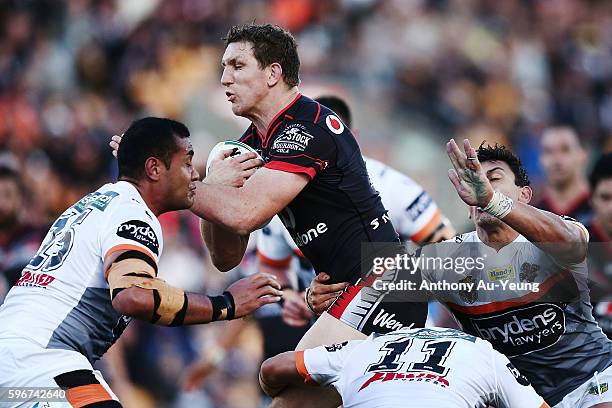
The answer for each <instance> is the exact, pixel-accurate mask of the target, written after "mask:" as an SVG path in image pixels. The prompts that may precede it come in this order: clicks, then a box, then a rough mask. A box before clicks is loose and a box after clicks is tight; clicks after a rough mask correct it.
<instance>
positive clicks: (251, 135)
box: [238, 130, 255, 143]
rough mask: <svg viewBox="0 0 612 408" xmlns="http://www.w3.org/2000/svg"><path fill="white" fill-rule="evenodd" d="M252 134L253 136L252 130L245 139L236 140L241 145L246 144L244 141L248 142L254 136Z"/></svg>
mask: <svg viewBox="0 0 612 408" xmlns="http://www.w3.org/2000/svg"><path fill="white" fill-rule="evenodd" d="M254 134H255V132H254V131H253V130H251V134H250V135H248V136H247V137H245V138H244V139H242V140H240V139H238V141H239V142H242V143H246V141H247V140H249V139H250V138H252V137H253V136H254Z"/></svg>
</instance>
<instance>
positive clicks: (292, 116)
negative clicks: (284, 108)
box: [285, 114, 295, 119]
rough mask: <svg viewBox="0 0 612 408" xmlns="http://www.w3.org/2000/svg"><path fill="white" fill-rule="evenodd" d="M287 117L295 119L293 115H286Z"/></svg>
mask: <svg viewBox="0 0 612 408" xmlns="http://www.w3.org/2000/svg"><path fill="white" fill-rule="evenodd" d="M285 117H286V118H287V119H295V118H294V117H293V116H291V115H287V114H285Z"/></svg>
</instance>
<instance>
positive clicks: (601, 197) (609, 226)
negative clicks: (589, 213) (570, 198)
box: [591, 178, 612, 233]
mask: <svg viewBox="0 0 612 408" xmlns="http://www.w3.org/2000/svg"><path fill="white" fill-rule="evenodd" d="M591 200H592V202H593V209H594V210H595V217H596V219H597V220H598V221H599V222H600V223H601V225H602V227H603V228H604V229H605V230H606V231H607V232H608V233H610V232H612V178H607V179H604V180H601V181H600V182H599V183H597V187H596V188H595V191H593V197H592V198H591Z"/></svg>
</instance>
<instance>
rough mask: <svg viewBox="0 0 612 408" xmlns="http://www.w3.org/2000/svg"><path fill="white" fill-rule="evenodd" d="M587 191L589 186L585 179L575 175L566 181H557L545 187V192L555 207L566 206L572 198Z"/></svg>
mask: <svg viewBox="0 0 612 408" xmlns="http://www.w3.org/2000/svg"><path fill="white" fill-rule="evenodd" d="M588 191H589V186H588V185H587V183H586V181H585V180H584V179H583V178H582V177H580V176H576V177H575V178H573V179H572V180H570V181H568V182H567V183H559V184H557V185H554V186H552V185H551V186H550V187H549V188H548V189H547V194H548V196H549V198H550V199H551V200H552V201H553V202H554V203H555V204H556V205H557V207H559V208H566V207H568V206H569V205H570V204H572V203H573V201H574V200H576V199H577V198H578V197H580V196H581V195H583V194H585V193H586V192H588Z"/></svg>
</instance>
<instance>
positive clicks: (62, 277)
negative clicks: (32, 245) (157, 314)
mask: <svg viewBox="0 0 612 408" xmlns="http://www.w3.org/2000/svg"><path fill="white" fill-rule="evenodd" d="M162 246H163V242H162V231H161V226H160V224H159V221H158V220H157V218H156V217H155V215H154V214H153V213H152V212H151V210H149V208H148V207H147V206H146V204H145V202H144V200H143V199H142V197H141V196H140V194H139V193H138V191H137V190H136V188H135V187H134V186H133V185H132V184H130V183H128V182H124V181H120V182H117V183H114V184H106V185H104V186H102V187H101V188H99V189H98V190H97V191H95V192H93V193H90V194H88V195H87V196H85V197H84V198H82V199H81V200H80V201H78V202H77V203H76V204H74V205H73V206H71V207H70V208H68V209H67V210H66V211H64V213H63V214H62V215H61V216H60V217H59V218H58V219H57V220H56V221H55V223H54V224H53V226H52V227H51V229H50V230H49V232H48V233H47V236H46V237H45V239H44V241H43V243H42V244H41V246H40V249H39V250H38V252H37V254H36V255H35V256H34V258H32V260H31V261H30V263H29V264H28V265H27V266H26V267H25V269H24V270H23V272H22V276H21V279H20V280H19V281H18V282H17V284H16V285H15V286H14V287H13V288H12V289H11V290H10V291H9V293H8V295H7V297H6V299H5V302H4V304H3V305H2V306H1V307H0V342H2V341H3V339H12V340H19V339H23V340H25V341H28V342H29V343H34V344H37V345H38V346H40V347H42V348H46V349H63V350H74V351H77V352H79V353H81V354H83V355H84V356H85V357H87V359H88V360H89V361H90V362H93V361H95V360H97V359H98V358H100V356H101V355H102V354H104V353H105V352H106V350H108V348H109V347H110V346H111V345H112V344H113V342H114V341H115V340H116V339H117V337H118V336H119V335H120V334H121V332H122V331H123V329H125V327H126V326H127V323H128V322H129V318H126V317H125V316H122V315H120V314H119V313H117V312H116V311H115V310H114V309H113V307H112V304H111V298H110V292H109V286H108V283H107V281H106V279H105V276H104V259H105V257H106V256H108V255H109V254H110V253H112V252H114V251H123V250H135V251H139V252H142V253H144V254H146V255H147V256H149V257H150V258H151V259H152V260H154V261H155V262H157V261H158V258H159V255H160V254H161V251H162Z"/></svg>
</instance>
